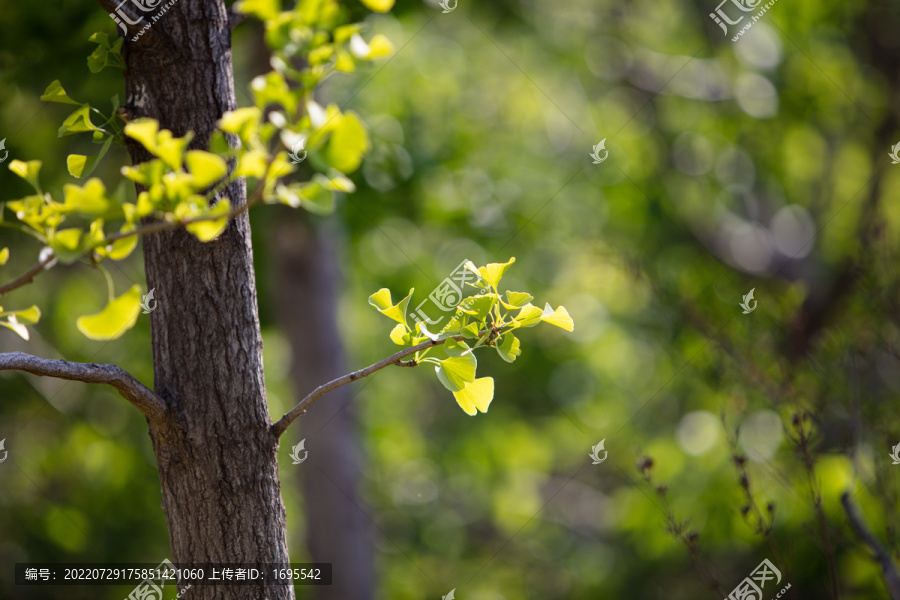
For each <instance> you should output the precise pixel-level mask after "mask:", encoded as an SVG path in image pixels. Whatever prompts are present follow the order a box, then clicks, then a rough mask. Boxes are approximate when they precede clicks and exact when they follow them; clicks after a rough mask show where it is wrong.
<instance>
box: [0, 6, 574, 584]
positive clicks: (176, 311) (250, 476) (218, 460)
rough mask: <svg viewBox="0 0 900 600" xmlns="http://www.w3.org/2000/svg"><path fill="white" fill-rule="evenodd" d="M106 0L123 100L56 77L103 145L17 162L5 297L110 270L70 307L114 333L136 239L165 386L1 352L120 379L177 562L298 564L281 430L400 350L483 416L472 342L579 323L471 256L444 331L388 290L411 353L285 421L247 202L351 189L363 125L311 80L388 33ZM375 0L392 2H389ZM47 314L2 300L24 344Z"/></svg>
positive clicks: (118, 332)
mask: <svg viewBox="0 0 900 600" xmlns="http://www.w3.org/2000/svg"><path fill="white" fill-rule="evenodd" d="M97 1H98V4H99V5H100V6H102V7H103V8H104V10H106V11H107V12H109V13H110V14H112V15H113V16H114V17H115V15H116V14H118V15H120V16H122V19H121V20H120V19H118V18H117V19H116V23H117V24H118V25H117V26H119V27H120V28H121V31H119V32H118V33H119V34H120V35H121V36H122V37H119V38H117V39H116V41H115V42H110V37H109V35H108V34H104V33H97V34H95V35H93V36H91V38H90V41H91V42H92V43H94V44H96V45H97V46H96V48H95V49H94V50H93V52H92V53H91V54H90V56H89V57H88V67H89V69H90V70H91V71H92V72H98V71H100V70H102V69H104V68H121V69H123V78H124V83H125V96H124V102H120V99H119V97H118V95H115V96H113V97H112V98H110V107H111V110H110V111H109V112H103V111H102V110H100V109H98V108H96V107H94V106H92V105H90V104H88V103H82V102H79V101H77V100H75V99H73V98H72V97H71V96H70V95H69V94H68V93H67V91H66V89H65V86H64V85H63V84H62V82H60V81H54V82H52V83H51V84H50V85H49V86H48V87H47V88H46V91H45V93H44V95H43V97H42V99H43V100H44V101H46V102H51V103H58V104H63V105H72V106H77V108H76V109H75V110H74V112H72V113H71V114H69V115H68V117H66V118H65V119H64V121H63V124H62V126H61V127H60V130H59V135H60V137H61V138H64V137H67V136H69V135H78V134H89V135H90V136H91V139H92V141H93V142H94V143H96V144H98V145H99V146H100V148H99V150H98V152H97V153H96V154H95V155H92V156H87V155H79V154H72V155H69V156H68V158H67V159H66V165H67V167H68V170H69V173H70V174H71V175H72V177H74V178H78V179H86V180H85V181H84V182H83V183H82V184H78V183H70V184H66V185H65V186H64V188H63V190H62V191H61V193H60V192H59V191H56V190H45V189H43V187H42V185H41V182H40V170H41V166H42V164H41V162H40V161H37V160H28V161H21V160H15V161H12V162H11V164H10V166H9V168H10V170H11V171H12V172H13V173H15V174H16V175H18V176H19V177H21V178H22V179H24V180H25V181H26V182H27V183H28V184H29V185H30V186H31V188H32V190H33V193H32V194H30V195H28V196H25V197H23V198H17V199H11V200H9V201H6V202H5V203H4V205H3V208H2V210H0V217H2V218H3V220H4V225H6V226H9V227H12V228H14V229H17V230H19V231H20V232H22V233H24V234H26V235H28V236H30V237H31V238H34V240H35V241H36V242H37V244H36V250H37V254H38V260H37V262H36V263H35V264H34V265H33V266H31V267H30V268H28V269H27V270H25V271H24V272H23V273H22V274H21V275H19V276H18V277H14V278H9V279H8V280H7V282H6V283H3V284H0V296H2V295H6V294H9V293H11V292H14V291H15V290H17V289H19V288H21V287H22V286H25V285H27V284H29V283H31V282H32V281H33V280H34V279H35V277H37V276H38V275H40V274H41V273H42V272H44V271H46V270H48V269H51V268H62V266H65V265H72V264H75V263H84V264H87V265H89V266H91V267H93V268H96V269H97V271H98V272H100V273H102V274H103V276H104V278H105V281H106V284H107V290H108V301H107V303H106V305H105V307H99V310H98V311H97V312H95V313H92V314H86V315H80V316H77V317H75V320H76V324H77V327H78V329H79V330H80V331H81V332H82V333H83V334H84V335H85V336H87V337H88V338H90V339H93V340H113V339H116V338H119V337H120V336H122V335H123V334H124V333H125V332H126V331H127V330H128V329H130V328H131V327H133V326H134V323H135V322H136V319H137V318H138V315H139V312H140V303H141V298H142V295H143V289H142V288H141V287H140V286H138V285H135V286H133V287H131V288H130V289H128V290H126V291H124V292H121V293H117V292H116V290H115V289H114V285H113V279H112V277H110V274H109V273H108V271H107V270H106V267H105V263H106V261H121V260H124V259H125V258H127V257H128V256H130V255H131V254H132V253H133V252H134V251H135V250H136V249H137V248H138V240H142V244H141V249H142V251H143V259H144V267H145V274H146V278H147V289H152V290H155V292H156V295H157V299H158V305H157V307H156V309H155V310H154V311H153V312H152V313H151V314H150V317H149V319H150V323H151V329H152V334H153V335H152V351H153V368H154V385H153V389H151V388H150V387H148V386H146V385H144V384H142V383H141V382H139V381H137V380H136V379H135V378H134V377H133V376H131V375H130V374H129V373H127V372H126V371H125V370H123V369H122V368H120V367H118V366H115V365H99V364H84V363H77V362H72V361H66V360H51V359H46V358H41V357H37V356H33V355H31V354H26V353H22V352H12V353H2V354H0V370H19V371H23V372H27V373H32V374H35V375H40V376H49V377H56V378H61V379H68V380H76V381H83V382H89V383H102V384H107V385H111V386H112V387H114V388H115V389H116V390H117V391H119V393H120V394H121V395H122V396H123V397H124V398H125V399H127V400H128V401H129V402H131V403H132V404H133V405H134V406H135V407H136V408H138V409H139V410H140V411H141V412H142V413H143V414H144V416H145V417H146V418H147V423H148V428H149V434H150V438H151V440H152V442H153V449H154V453H155V455H156V458H157V464H158V467H159V475H160V483H161V488H162V501H163V510H164V511H165V514H166V518H167V523H168V526H169V538H170V543H171V547H172V560H173V561H174V562H175V563H177V564H190V563H225V562H228V563H241V562H244V563H249V562H253V563H270V564H285V563H288V562H289V555H288V549H287V542H286V517H285V508H284V503H283V501H282V499H281V495H280V483H279V478H278V464H277V452H278V446H279V438H280V436H281V435H282V434H283V433H284V431H285V430H286V429H287V427H288V426H289V425H290V424H291V423H292V422H293V421H294V420H295V419H296V418H297V417H299V416H300V415H301V414H303V412H304V411H306V410H307V409H308V407H309V406H310V405H311V404H312V403H313V402H314V401H315V400H317V399H318V398H320V397H322V396H323V395H324V394H325V393H327V392H328V391H330V390H333V389H335V388H336V387H339V386H341V385H344V384H346V383H349V382H351V381H355V380H357V379H359V378H361V377H365V376H367V375H369V374H371V373H373V372H375V371H377V370H379V369H383V368H385V367H387V366H390V365H402V366H416V365H420V364H429V365H433V366H434V368H435V371H436V373H437V377H438V379H439V380H440V382H441V383H442V384H443V385H444V386H445V387H446V388H447V389H448V390H450V391H451V392H452V393H453V394H454V396H455V397H456V400H457V402H458V403H459V405H460V406H461V407H462V408H463V410H465V411H466V412H467V413H468V414H470V415H471V414H476V412H477V411H479V410H480V411H482V412H485V411H487V409H488V406H489V404H490V402H491V400H492V398H493V395H494V390H493V380H492V379H491V378H476V376H475V374H476V368H477V361H476V358H475V355H474V353H475V351H477V350H479V349H484V348H494V349H495V350H496V351H497V352H498V353H499V354H500V356H501V357H502V358H503V359H504V360H506V361H508V362H512V361H514V360H515V359H516V357H517V356H518V355H519V354H520V353H521V348H520V341H519V339H518V337H517V335H516V333H517V332H518V330H519V329H523V328H528V327H532V326H535V325H537V324H538V323H540V322H542V321H543V322H548V323H551V324H553V325H557V326H559V327H562V328H564V329H567V330H572V328H573V323H572V320H571V318H569V316H568V313H567V312H566V310H565V309H564V308H562V307H559V308H557V309H555V310H554V309H551V308H550V306H549V305H547V306H546V307H545V308H544V309H541V308H538V307H536V306H534V305H532V304H531V303H530V301H531V300H532V297H531V295H530V294H527V293H524V292H513V291H505V292H504V293H503V294H501V293H500V289H499V287H498V286H499V284H500V280H501V278H502V276H503V274H504V273H505V272H506V270H507V269H508V268H509V267H510V265H512V263H513V261H514V259H510V261H508V262H507V263H496V264H488V265H486V266H483V267H478V268H476V267H475V266H474V265H472V264H469V265H468V268H469V269H470V270H471V271H472V272H473V274H475V275H476V276H477V277H476V282H475V283H474V284H472V285H473V291H474V290H476V289H477V291H478V292H479V293H478V294H477V295H475V296H473V297H469V298H466V299H464V300H462V301H461V302H460V304H459V305H458V306H457V307H456V310H455V313H454V316H453V318H452V319H451V321H450V322H449V324H448V325H447V326H446V327H445V328H444V329H442V330H441V331H439V332H430V331H428V330H427V329H426V328H425V327H424V326H423V325H422V324H421V323H418V324H416V326H414V327H410V325H409V324H408V322H407V320H406V309H407V306H408V304H409V301H410V299H411V296H412V291H411V292H410V294H409V295H407V296H406V297H405V298H404V299H403V300H401V301H400V302H399V303H397V304H394V303H393V302H392V299H391V294H390V292H389V291H388V290H381V291H379V292H377V293H375V294H373V295H372V296H371V297H370V299H369V302H370V303H371V304H372V305H373V306H375V308H377V309H378V310H379V311H380V312H382V313H383V314H385V315H386V316H388V317H390V318H392V319H394V320H396V321H397V322H398V324H397V325H396V326H395V328H394V330H393V331H392V332H391V334H390V339H391V340H392V341H394V342H395V343H397V344H399V345H401V346H403V347H404V349H403V350H401V351H400V352H398V353H396V354H394V355H392V356H389V357H387V358H385V359H384V360H382V361H380V362H378V363H376V364H374V365H371V366H369V367H367V368H365V369H362V370H360V371H356V372H354V373H350V374H348V375H345V376H343V377H340V378H338V379H335V380H334V381H331V382H328V383H325V384H323V385H321V386H319V387H318V388H317V389H316V390H315V391H313V392H312V393H311V394H310V395H308V396H307V397H306V398H304V399H303V400H302V401H301V402H300V403H298V405H297V406H295V407H294V408H293V409H292V410H291V411H289V412H288V413H287V414H285V415H284V416H283V417H282V418H281V419H279V420H278V421H276V422H274V423H273V422H272V419H271V418H270V415H269V413H268V408H267V402H266V391H265V382H264V379H263V369H262V353H261V350H262V338H261V334H260V328H259V317H258V309H257V302H256V287H255V285H256V284H255V275H254V268H253V251H252V247H251V240H250V225H249V220H248V217H247V211H248V210H249V209H250V208H251V207H252V206H254V205H256V204H266V203H279V204H286V205H288V206H291V207H295V208H304V209H306V210H308V211H310V212H312V213H315V214H326V213H328V212H330V211H331V210H332V209H333V207H334V202H335V197H336V195H337V194H342V193H352V192H353V191H354V185H353V182H352V181H351V179H350V178H349V177H348V175H349V174H351V173H352V172H354V171H355V170H356V169H357V168H358V167H359V165H360V163H361V161H362V159H363V156H364V155H365V154H366V152H367V151H368V150H369V147H370V142H369V138H368V134H367V132H366V127H365V124H364V123H363V121H362V119H361V118H360V117H359V116H357V115H355V114H354V113H352V112H350V111H346V112H345V111H343V110H342V109H341V108H339V107H338V106H336V105H327V106H321V105H320V104H318V103H317V102H316V101H315V99H314V96H313V92H314V90H315V89H316V88H317V87H318V86H319V84H320V83H321V82H322V81H323V80H324V79H326V78H327V77H329V76H331V75H333V74H334V73H338V72H350V71H353V70H354V69H356V68H357V67H358V66H359V65H360V64H361V63H365V62H367V61H371V60H377V59H379V58H382V57H385V56H389V55H390V54H391V52H392V51H393V50H392V46H391V44H390V42H389V41H388V40H387V39H386V38H384V37H383V36H379V35H375V36H371V37H370V38H369V39H368V40H367V39H366V38H365V37H364V34H365V26H364V25H363V24H360V23H355V24H347V23H346V15H347V11H346V10H345V9H344V7H342V6H341V5H339V4H338V3H337V2H336V1H335V0H299V1H298V2H297V3H296V5H295V6H294V7H293V8H291V9H289V10H282V7H281V3H280V2H277V1H276V0H241V1H240V2H237V3H235V4H234V5H233V6H232V7H231V8H227V7H226V6H225V4H224V2H223V1H222V0H208V1H206V2H201V3H191V2H181V3H175V4H174V5H173V6H171V7H169V8H168V10H167V12H166V14H165V15H164V16H163V17H162V18H159V19H157V20H155V21H154V22H153V24H152V27H150V28H146V27H143V22H144V19H146V18H148V17H147V15H143V16H142V15H141V14H139V13H138V12H135V8H134V6H131V5H125V4H120V3H118V2H116V1H113V0H97ZM363 3H364V4H365V5H366V6H367V7H369V8H370V9H372V10H376V11H381V12H383V11H387V10H389V9H390V8H391V6H392V4H393V2H392V1H391V0H364V2H363ZM157 4H158V3H157ZM135 6H137V3H135ZM247 15H250V16H253V17H256V18H257V19H259V20H260V21H262V23H263V24H264V27H265V40H266V43H267V45H268V47H269V48H270V50H271V61H270V64H271V65H272V68H273V70H272V71H270V72H268V73H266V74H264V75H260V76H258V77H256V78H254V79H253V81H252V82H251V85H250V87H251V90H252V93H253V96H254V105H253V106H248V107H244V108H238V107H237V103H236V98H235V92H234V81H233V68H232V61H231V45H230V35H231V34H230V30H231V28H232V27H233V26H235V25H236V24H238V23H239V22H240V21H241V20H242V18H243V17H244V16H247ZM138 32H141V34H140V35H137V34H138ZM198 99H202V100H198ZM114 143H118V144H123V145H125V147H126V148H127V150H128V152H129V154H130V156H131V160H132V165H131V166H123V167H122V168H121V173H122V175H123V179H122V180H121V181H117V182H115V183H114V184H113V183H110V182H104V181H103V180H101V179H99V178H96V177H91V174H92V173H93V172H94V170H95V168H96V167H97V165H98V164H99V163H100V162H101V161H102V160H104V158H105V156H106V155H107V152H108V150H109V148H110V147H111V145H112V144H114ZM298 149H302V150H303V151H304V152H306V153H307V154H308V156H309V161H308V163H306V164H308V165H309V171H311V175H309V173H308V172H306V171H305V175H304V176H302V177H301V176H300V173H298V168H297V166H296V165H295V164H294V162H292V161H291V160H289V156H291V155H292V154H293V155H296V153H297V151H298ZM306 175H309V176H306ZM247 182H250V183H251V184H252V185H251V191H250V192H249V193H248V192H247ZM130 185H134V188H135V190H136V195H135V196H134V197H133V198H131V197H130V196H129V194H128V187H129V186H130ZM12 258H15V257H12ZM10 259H11V257H10V252H9V250H8V249H7V248H3V249H2V250H0V264H4V265H5V264H8V261H9V260H10ZM40 316H41V313H40V308H39V307H38V306H32V307H27V308H15V309H12V310H5V311H4V310H2V309H0V319H2V321H0V322H2V324H3V325H4V326H6V327H7V328H9V329H11V330H12V331H14V332H15V333H17V334H19V335H20V336H22V337H23V338H25V339H26V340H27V339H28V337H29V334H28V326H29V325H33V324H35V323H38V322H39V320H40ZM407 357H412V358H410V359H409V360H404V359H406V358H407ZM346 567H347V568H349V567H350V566H346ZM191 594H192V596H191V597H193V598H198V599H205V598H256V599H260V600H261V599H263V598H278V599H292V598H294V593H293V588H292V586H288V585H272V584H267V583H265V582H264V581H260V582H254V583H253V584H249V585H246V586H240V587H237V586H221V587H219V586H208V585H194V586H192V587H191Z"/></svg>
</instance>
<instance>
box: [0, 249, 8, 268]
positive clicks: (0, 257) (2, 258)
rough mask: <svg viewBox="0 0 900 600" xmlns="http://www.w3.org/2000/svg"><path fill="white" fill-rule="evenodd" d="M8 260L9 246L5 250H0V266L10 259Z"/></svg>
mask: <svg viewBox="0 0 900 600" xmlns="http://www.w3.org/2000/svg"><path fill="white" fill-rule="evenodd" d="M8 260H9V248H4V249H3V250H0V266H3V265H5V264H6V261H8Z"/></svg>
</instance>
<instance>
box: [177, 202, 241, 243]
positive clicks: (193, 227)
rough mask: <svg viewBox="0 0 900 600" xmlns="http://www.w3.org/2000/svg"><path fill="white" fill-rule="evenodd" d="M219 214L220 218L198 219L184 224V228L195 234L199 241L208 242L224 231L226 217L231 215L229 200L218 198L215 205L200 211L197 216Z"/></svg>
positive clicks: (226, 221) (226, 223)
mask: <svg viewBox="0 0 900 600" xmlns="http://www.w3.org/2000/svg"><path fill="white" fill-rule="evenodd" d="M217 215H218V216H221V218H220V219H215V220H212V221H200V222H198V223H191V224H189V225H186V226H185V229H187V230H188V231H190V232H191V233H193V234H194V235H195V236H197V239H198V240H200V241H201V242H210V241H212V240H214V239H216V238H217V237H219V235H220V234H221V233H222V232H223V231H225V227H226V226H227V225H228V219H229V217H230V216H231V201H230V200H229V199H228V198H222V199H220V200H219V201H218V202H217V203H216V205H215V206H213V207H212V208H210V209H209V210H205V211H202V212H201V213H199V214H197V215H196V216H197V217H212V216H217Z"/></svg>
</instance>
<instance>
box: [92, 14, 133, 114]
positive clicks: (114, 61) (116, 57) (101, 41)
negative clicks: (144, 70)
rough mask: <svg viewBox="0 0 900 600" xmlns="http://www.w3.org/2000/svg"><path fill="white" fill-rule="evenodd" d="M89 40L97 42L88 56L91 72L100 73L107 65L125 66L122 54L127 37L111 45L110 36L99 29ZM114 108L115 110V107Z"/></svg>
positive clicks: (118, 39)
mask: <svg viewBox="0 0 900 600" xmlns="http://www.w3.org/2000/svg"><path fill="white" fill-rule="evenodd" d="M88 41H90V42H94V43H95V44H97V48H95V49H94V51H93V52H92V53H91V55H90V56H88V58H87V64H88V69H90V71H91V73H99V72H100V71H102V70H103V69H104V68H105V67H118V68H120V69H122V68H124V67H125V65H124V63H123V62H122V56H121V54H120V52H121V48H122V43H123V42H124V41H125V38H117V39H116V41H115V42H114V43H113V44H112V45H110V44H109V36H108V35H106V34H105V33H102V32H99V31H98V32H97V33H95V34H94V35H92V36H91V37H90V38H88ZM113 110H114V111H115V109H113Z"/></svg>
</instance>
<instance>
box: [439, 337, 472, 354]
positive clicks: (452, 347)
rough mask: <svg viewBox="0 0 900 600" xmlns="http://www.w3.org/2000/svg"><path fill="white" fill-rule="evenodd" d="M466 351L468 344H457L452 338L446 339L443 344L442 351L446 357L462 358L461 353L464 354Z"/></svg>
mask: <svg viewBox="0 0 900 600" xmlns="http://www.w3.org/2000/svg"><path fill="white" fill-rule="evenodd" d="M476 335H477V334H476ZM468 349H469V346H468V344H466V343H465V342H463V341H459V342H457V341H456V340H454V339H453V338H447V341H446V342H444V350H445V351H446V352H447V356H462V354H463V352H466V351H467V350H468Z"/></svg>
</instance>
